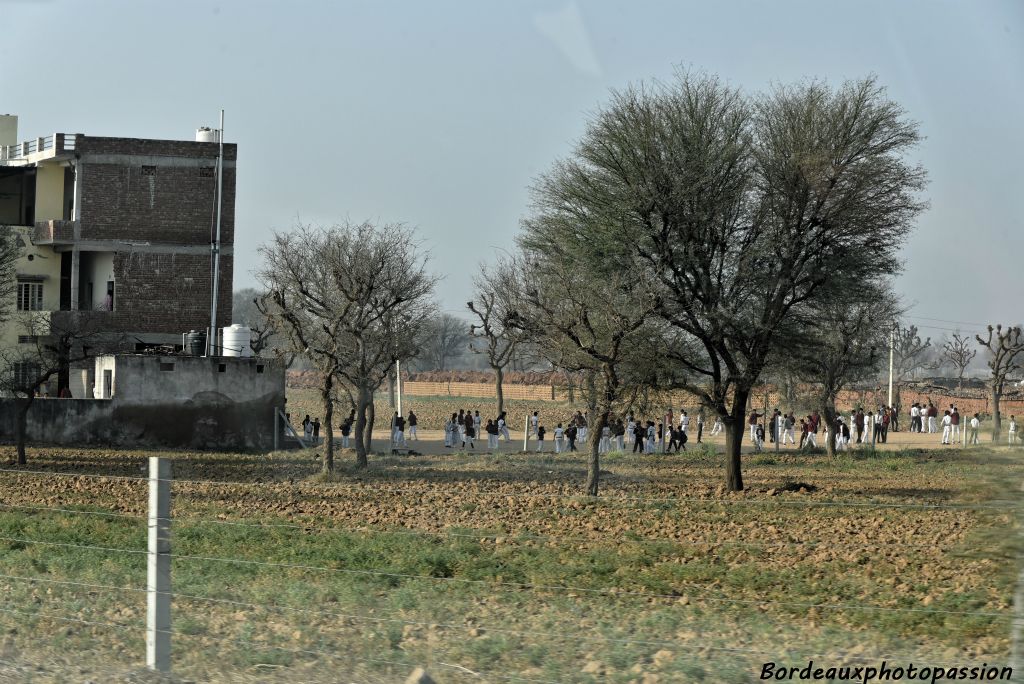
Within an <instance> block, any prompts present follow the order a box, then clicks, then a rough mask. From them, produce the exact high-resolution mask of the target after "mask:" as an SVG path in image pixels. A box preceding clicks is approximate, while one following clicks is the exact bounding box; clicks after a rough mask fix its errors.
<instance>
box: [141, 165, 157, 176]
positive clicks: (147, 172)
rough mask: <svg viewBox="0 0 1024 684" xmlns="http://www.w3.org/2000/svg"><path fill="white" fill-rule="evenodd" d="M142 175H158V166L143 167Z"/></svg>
mask: <svg viewBox="0 0 1024 684" xmlns="http://www.w3.org/2000/svg"><path fill="white" fill-rule="evenodd" d="M142 175H143V176H155V175H156V167H155V166H143V167H142Z"/></svg>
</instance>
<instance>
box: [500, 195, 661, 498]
mask: <svg viewBox="0 0 1024 684" xmlns="http://www.w3.org/2000/svg"><path fill="white" fill-rule="evenodd" d="M548 190H549V188H548V186H547V185H546V184H545V182H544V181H541V183H539V184H538V186H537V187H536V188H535V194H536V196H537V199H538V202H537V204H538V207H539V209H538V212H537V213H536V214H535V215H534V216H532V217H530V218H529V219H527V220H526V221H524V222H523V227H524V230H523V234H522V235H521V236H520V238H519V246H520V249H521V252H522V253H523V257H522V258H521V259H519V260H516V261H514V262H511V263H510V264H506V267H505V268H503V269H502V272H504V273H506V274H510V275H512V277H511V278H508V279H506V280H503V281H501V282H499V283H496V285H497V287H495V288H494V289H495V290H497V291H498V292H499V293H500V294H499V296H501V297H507V299H506V300H504V301H506V302H507V304H505V305H504V306H503V307H502V308H503V309H504V310H507V311H508V312H509V320H510V327H513V328H515V329H516V330H517V331H519V332H520V333H521V339H522V340H524V341H527V342H529V343H531V344H533V345H536V347H537V349H538V351H539V352H540V353H541V354H543V355H544V356H545V357H546V358H547V359H548V360H549V361H550V362H551V364H552V365H553V366H555V367H558V368H562V369H565V370H567V371H570V372H579V373H582V374H583V376H584V377H585V378H586V380H587V382H586V387H587V392H586V397H587V403H588V409H589V411H590V413H591V420H590V425H589V426H588V432H587V451H588V452H589V462H588V468H587V482H586V491H587V494H589V495H590V496H597V494H598V487H599V479H600V472H601V469H600V449H599V447H600V442H601V437H602V433H603V430H604V428H606V427H610V426H611V419H612V416H613V414H614V413H620V414H621V412H622V411H623V409H624V408H625V406H626V404H627V403H628V402H629V401H630V400H631V398H632V396H633V394H634V392H633V390H634V389H635V388H637V387H638V386H639V385H641V384H643V383H645V382H646V381H649V380H650V377H649V375H648V370H649V369H650V368H652V367H653V366H657V364H658V363H659V360H658V358H657V354H656V353H655V352H654V347H655V344H656V341H657V339H658V334H657V332H658V331H657V329H656V324H655V322H654V321H653V320H652V318H653V317H652V314H653V312H654V311H655V309H656V308H657V305H658V302H657V299H656V298H655V297H652V296H650V292H651V288H650V285H649V284H648V283H645V282H644V279H643V274H642V273H637V272H634V271H632V270H630V269H626V268H621V266H622V262H621V260H617V259H611V258H605V259H601V258H600V255H601V254H604V255H605V256H606V257H607V252H606V250H605V249H603V247H605V245H601V244H598V243H596V242H594V241H592V240H588V239H587V237H584V236H592V235H593V234H595V233H596V232H598V231H597V230H593V231H587V230H582V229H581V228H583V226H582V225H581V223H582V222H581V221H579V220H578V219H576V218H575V217H572V216H570V215H567V214H566V213H565V212H563V211H562V210H561V209H560V207H558V206H557V204H552V205H549V204H547V203H546V202H545V200H546V198H547V192H548Z"/></svg>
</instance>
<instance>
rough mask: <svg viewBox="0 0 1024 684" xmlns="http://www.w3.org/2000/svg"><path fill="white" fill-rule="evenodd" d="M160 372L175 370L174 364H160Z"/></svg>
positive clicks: (163, 362) (162, 362)
mask: <svg viewBox="0 0 1024 684" xmlns="http://www.w3.org/2000/svg"><path fill="white" fill-rule="evenodd" d="M160 370H162V371H172V370H174V364H173V363H167V362H165V361H161V362H160Z"/></svg>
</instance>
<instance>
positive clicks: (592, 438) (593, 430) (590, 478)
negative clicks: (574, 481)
mask: <svg viewBox="0 0 1024 684" xmlns="http://www.w3.org/2000/svg"><path fill="white" fill-rule="evenodd" d="M608 413H609V411H608V409H606V408H602V410H601V417H600V418H598V419H597V420H596V421H595V420H594V419H593V418H591V420H590V423H591V424H590V425H588V426H587V429H588V430H589V432H588V433H587V449H588V450H589V451H590V461H589V463H588V464H587V496H597V489H598V483H599V481H600V479H601V454H600V453H598V451H599V449H598V447H600V446H601V433H602V432H604V427H605V426H606V425H607V424H608Z"/></svg>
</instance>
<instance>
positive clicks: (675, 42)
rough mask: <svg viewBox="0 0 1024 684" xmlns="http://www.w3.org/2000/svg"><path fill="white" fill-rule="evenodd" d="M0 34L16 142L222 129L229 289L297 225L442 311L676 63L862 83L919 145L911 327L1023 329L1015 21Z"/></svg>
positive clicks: (740, 80)
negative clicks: (906, 115) (588, 140)
mask: <svg viewBox="0 0 1024 684" xmlns="http://www.w3.org/2000/svg"><path fill="white" fill-rule="evenodd" d="M0 25H2V26H3V27H4V31H3V32H4V38H3V40H2V41H0V112H5V113H13V114H18V115H19V116H20V119H21V120H20V133H21V137H22V138H26V139H27V138H29V137H34V136H36V135H46V134H48V133H51V132H53V131H67V132H82V133H86V134H93V135H114V136H134V137H154V138H185V139H191V138H192V136H193V135H194V131H195V128H196V127H197V126H200V125H204V124H205V125H216V118H217V113H218V110H219V109H220V108H221V107H223V108H224V109H226V110H227V114H226V117H227V120H226V129H227V138H228V140H229V141H231V142H237V143H238V145H239V165H240V166H239V172H238V197H237V206H236V209H237V227H236V243H235V249H236V262H235V263H236V267H235V286H236V287H244V286H246V285H251V284H253V283H254V280H253V277H252V276H251V274H250V272H251V271H252V270H253V269H254V268H256V267H257V265H258V264H257V256H256V248H257V246H258V245H259V244H260V243H262V242H264V241H265V240H267V239H268V237H269V235H270V232H271V230H273V229H275V228H278V229H280V228H288V227H289V226H290V225H292V224H293V223H294V221H295V219H296V217H301V219H302V220H303V221H308V222H333V221H335V220H341V219H345V218H351V219H352V220H361V219H364V218H371V219H379V220H385V221H404V222H407V223H409V224H411V225H414V226H416V227H418V229H419V231H420V234H421V236H422V238H423V241H424V244H425V247H426V248H428V249H430V251H431V252H432V254H433V267H434V269H435V270H436V271H438V272H439V273H442V274H444V275H445V280H444V281H443V282H442V284H441V286H440V288H439V293H440V296H441V298H442V302H443V304H444V306H445V308H447V309H449V310H452V311H454V312H457V313H461V312H462V310H461V308H460V307H461V306H462V303H463V302H465V301H466V299H467V297H468V296H469V294H470V288H471V276H472V273H473V272H474V271H475V269H476V266H477V263H478V262H480V261H481V260H487V259H489V258H490V257H491V256H492V255H493V254H494V253H495V251H496V249H498V248H504V249H508V248H511V246H512V239H513V236H514V234H515V232H516V230H517V226H518V221H519V219H520V218H521V217H522V216H523V213H524V212H525V211H526V208H527V202H528V193H527V188H528V186H529V184H530V182H531V179H532V178H533V177H534V176H536V174H538V173H539V172H541V171H543V170H545V169H546V168H547V167H548V166H549V165H550V164H551V163H552V162H553V161H554V160H555V159H556V158H558V157H559V156H562V155H564V154H566V153H567V152H568V151H569V149H570V147H571V145H572V142H573V140H574V139H576V138H577V137H578V136H579V135H580V133H581V132H582V130H583V126H584V123H585V117H586V115H587V112H589V111H592V110H593V108H594V107H595V106H596V105H598V104H599V103H601V102H602V101H603V100H605V99H606V98H607V94H608V91H609V89H611V88H616V87H621V86H624V85H626V84H627V83H629V82H631V81H637V80H641V79H651V78H666V77H669V76H670V75H671V74H672V71H673V68H674V67H675V66H676V65H680V64H682V65H686V66H690V67H693V68H697V69H703V70H707V71H711V72H715V73H717V74H719V75H720V76H722V77H723V78H725V79H726V80H727V81H729V82H731V83H733V84H736V85H739V86H742V87H744V88H747V89H750V90H757V89H761V88H764V87H766V86H767V85H768V84H770V83H771V82H773V81H783V82H786V81H793V80H797V79H801V78H805V77H822V78H827V79H829V80H830V81H832V82H835V83H838V82H839V81H840V80H842V79H843V78H853V77H861V76H864V75H867V74H869V73H874V74H876V75H877V76H878V77H879V79H880V81H881V83H882V84H884V85H886V86H887V87H888V88H889V90H890V94H891V96H892V97H893V98H895V99H896V100H898V101H899V102H901V103H902V104H903V105H904V107H905V108H906V109H907V110H908V111H909V112H910V114H911V115H912V117H913V118H915V119H917V120H918V121H920V122H921V125H922V130H923V132H924V134H925V135H926V136H927V140H926V141H925V143H924V144H923V145H922V146H921V148H920V150H919V159H920V161H922V162H923V163H924V164H925V166H926V167H927V168H928V169H929V172H930V174H931V181H932V182H931V185H930V186H929V189H928V199H929V200H930V202H931V209H930V210H929V211H928V212H927V214H925V215H924V216H923V217H922V218H921V221H920V222H919V225H918V228H917V230H916V232H915V234H914V236H913V238H912V239H911V243H910V247H909V248H908V249H907V251H906V253H905V257H906V263H907V269H906V274H905V275H904V276H903V277H902V279H901V280H900V287H901V290H902V292H903V293H904V295H905V297H906V299H907V300H908V301H911V302H917V304H916V306H915V308H914V310H913V311H912V313H913V314H914V315H916V316H921V317H928V318H935V319H949V320H954V321H965V322H978V323H985V322H988V321H989V320H993V321H994V320H1002V321H1006V322H1018V321H1021V320H1022V319H1024V312H1022V311H1021V297H1020V293H1021V292H1024V269H1022V268H1021V263H1022V260H1024V230H1022V228H1024V226H1022V218H1021V217H1022V213H1024V212H1022V209H1024V201H1022V195H1024V173H1022V171H1021V164H1020V157H1021V154H1022V152H1024V132H1022V130H1024V87H1022V77H1024V40H1022V39H1024V34H1022V31H1024V3H1022V2H1018V1H1017V0H1005V1H996V0H974V1H971V2H967V1H962V2H939V1H911V0H902V1H894V0H876V1H859V2H842V3H840V2H828V1H826V0H807V1H804V2H795V1H793V2H790V1H785V0H779V1H775V2H768V1H763V2H753V1H750V2H739V1H725V0H723V1H721V2H710V1H707V0H702V1H699V2H586V1H583V0H579V1H578V2H567V1H566V0H550V1H549V0H533V1H530V2H526V1H522V2H512V1H511V0H510V1H508V2H484V1H479V0H478V1H470V0H464V1H461V2H454V1H439V0H430V1H423V2H412V1H408V2H381V1H372V2H371V1H367V2H330V3H328V2H257V1H249V0H247V1H245V2H241V1H239V2H219V3H213V2H184V1H181V0H176V1H175V2H152V1H140V0H131V1H123V2H85V1H77V2H72V1H65V2H59V1H52V2H46V1H33V0H21V1H16V2H10V1H5V0H0ZM915 322H917V323H919V324H922V325H934V326H937V327H938V328H941V327H954V326H949V325H948V324H946V323H942V322H938V321H930V320H925V319H923V318H922V319H918V320H916V321H915ZM962 327H964V328H969V327H971V326H962ZM925 332H926V333H927V334H930V335H932V336H934V337H938V336H940V335H942V334H943V332H944V331H942V330H940V329H927V330H926V331H925Z"/></svg>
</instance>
